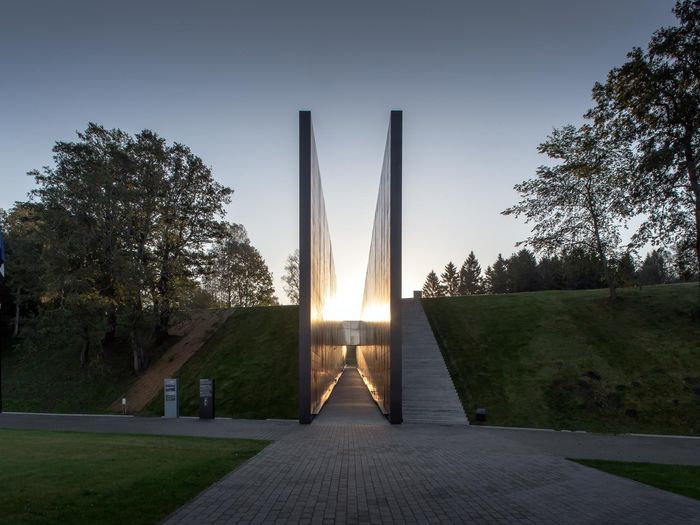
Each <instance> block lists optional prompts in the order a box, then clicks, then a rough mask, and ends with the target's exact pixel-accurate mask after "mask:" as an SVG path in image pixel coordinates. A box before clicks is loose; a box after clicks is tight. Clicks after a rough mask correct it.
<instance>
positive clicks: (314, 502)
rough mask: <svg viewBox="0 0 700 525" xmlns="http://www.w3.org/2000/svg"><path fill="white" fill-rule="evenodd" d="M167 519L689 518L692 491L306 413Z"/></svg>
mask: <svg viewBox="0 0 700 525" xmlns="http://www.w3.org/2000/svg"><path fill="white" fill-rule="evenodd" d="M166 523H171V524H174V523H329V524H330V523H368V524H369V523H529V524H540V523H591V524H592V523H616V524H617V523H630V524H645V523H649V524H651V523H654V524H693V523H700V502H698V501H695V500H692V499H689V498H685V497H683V496H678V495H675V494H671V493H668V492H664V491H661V490H658V489H654V488H652V487H648V486H646V485H642V484H640V483H636V482H634V481H631V480H627V479H624V478H618V477H615V476H611V475H609V474H605V473H603V472H600V471H597V470H594V469H590V468H587V467H583V466H581V465H578V464H576V463H572V462H569V461H567V460H565V459H563V458H561V457H556V456H552V455H546V454H542V453H537V452H535V453H533V452H532V450H531V449H530V448H529V447H526V446H520V445H519V444H518V443H517V442H515V441H512V440H510V439H507V438H503V437H499V436H498V435H497V434H495V433H493V432H491V433H483V432H479V431H478V430H477V429H472V428H470V427H468V426H466V425H455V426H444V425H432V426H428V425H403V426H390V425H313V424H312V425H311V426H306V427H301V428H299V429H297V430H296V431H293V432H290V433H289V434H287V435H286V436H285V437H284V438H282V439H281V440H280V441H277V442H275V443H274V444H272V445H270V446H269V447H268V448H267V449H265V450H264V451H263V452H261V453H260V454H259V455H258V456H256V457H255V458H253V459H252V460H250V461H249V462H247V463H246V464H244V465H243V466H241V467H240V468H238V469H237V470H236V471H234V472H233V473H231V474H229V475H228V476H227V477H226V478H224V479H223V480H222V481H220V482H218V483H216V484H214V485H213V486H212V487H210V488H209V489H207V490H206V491H205V492H203V493H202V494H201V495H199V496H198V497H197V498H196V499H195V500H193V501H192V502H190V503H189V504H187V505H185V506H184V507H182V508H181V509H180V510H178V511H177V512H176V513H174V514H173V515H172V516H170V518H169V519H168V520H167V521H166Z"/></svg>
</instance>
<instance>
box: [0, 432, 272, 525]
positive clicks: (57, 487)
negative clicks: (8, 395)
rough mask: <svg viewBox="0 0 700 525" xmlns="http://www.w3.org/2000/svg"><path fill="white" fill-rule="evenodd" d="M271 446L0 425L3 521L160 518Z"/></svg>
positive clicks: (146, 520) (105, 521)
mask: <svg viewBox="0 0 700 525" xmlns="http://www.w3.org/2000/svg"><path fill="white" fill-rule="evenodd" d="M266 444H267V442H264V441H252V440H244V439H210V438H190V437H166V436H144V435H125V434H96V433H95V434H92V433H77V432H54V431H38V430H9V429H0V449H1V450H2V451H3V452H2V455H0V487H2V490H0V524H13V525H19V524H29V523H61V524H71V523H76V524H77V523H80V524H82V523H100V524H107V525H108V524H118V525H123V524H125V523H128V524H130V525H132V524H133V525H135V524H140V523H144V524H151V523H157V522H158V521H160V520H161V519H162V518H164V517H165V516H166V515H167V514H169V513H170V512H172V511H174V510H175V509H176V508H177V507H179V506H180V505H182V504H184V503H186V502H187V501H188V500H190V499H191V498H193V497H194V496H196V495H197V494H198V493H199V492H201V491H202V490H203V489H204V488H206V487H207V486H209V485H210V484H212V483H213V482H214V481H216V480H218V479H220V478H222V477H223V476H224V475H225V474H226V473H228V472H229V471H230V470H232V469H233V468H235V467H236V466H238V465H240V464H241V463H242V462H243V461H245V460H246V459H248V458H250V457H252V456H254V455H255V454H257V453H258V452H259V451H260V450H262V449H263V448H264V447H265V445H266Z"/></svg>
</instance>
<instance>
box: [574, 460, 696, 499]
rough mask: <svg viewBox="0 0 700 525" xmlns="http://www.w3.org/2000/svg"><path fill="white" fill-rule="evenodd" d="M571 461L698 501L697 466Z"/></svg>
mask: <svg viewBox="0 0 700 525" xmlns="http://www.w3.org/2000/svg"><path fill="white" fill-rule="evenodd" d="M572 461H575V462H576V463H580V464H581V465H586V466H588V467H593V468H597V469H599V470H602V471H604V472H608V473H610V474H615V475H616V476H622V477H625V478H630V479H633V480H635V481H639V482H640V483H645V484H647V485H651V486H652V487H656V488H659V489H663V490H668V491H669V492H675V493H676V494H681V495H683V496H688V497H689V498H695V499H697V500H700V466H698V465H661V464H658V463H634V462H628V461H604V460H600V459H574V460H572Z"/></svg>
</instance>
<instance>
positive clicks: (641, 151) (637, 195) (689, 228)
mask: <svg viewBox="0 0 700 525" xmlns="http://www.w3.org/2000/svg"><path fill="white" fill-rule="evenodd" d="M673 11H674V13H675V15H676V17H677V18H678V20H679V25H678V26H674V27H665V28H661V29H659V30H657V31H656V32H655V33H654V34H653V36H652V38H651V41H650V42H649V45H648V46H647V50H646V51H643V50H642V49H640V48H634V49H633V50H632V51H631V52H630V53H629V54H628V55H627V57H628V61H627V62H626V63H625V64H623V65H622V66H620V67H618V68H615V69H613V70H612V71H610V73H609V74H608V77H607V80H606V82H605V83H604V84H596V85H595V87H594V88H593V98H594V100H595V102H596V107H595V108H594V110H592V111H591V112H590V113H589V116H592V117H594V118H595V119H596V121H597V122H598V123H599V124H600V125H604V126H606V127H607V128H608V129H609V130H611V132H612V133H614V134H615V135H616V136H617V137H619V138H620V139H621V140H625V141H627V142H628V143H629V144H632V145H634V147H635V149H636V151H637V154H638V163H637V166H636V169H635V170H634V171H633V172H632V175H633V179H632V181H630V185H629V187H630V189H631V193H632V196H633V203H634V204H635V211H636V212H638V213H640V214H643V215H644V216H645V218H646V219H645V221H644V223H643V224H642V226H641V227H640V229H639V231H638V232H637V233H636V235H635V242H636V244H637V245H643V244H644V243H646V242H648V241H651V242H653V243H654V244H674V243H676V242H681V241H684V240H691V242H692V245H693V247H694V251H695V259H696V261H697V262H698V265H700V154H699V153H698V149H699V148H700V1H698V0H684V1H679V2H677V3H676V5H675V7H674V9H673ZM698 295H699V297H698V299H699V303H700V286H699V287H698Z"/></svg>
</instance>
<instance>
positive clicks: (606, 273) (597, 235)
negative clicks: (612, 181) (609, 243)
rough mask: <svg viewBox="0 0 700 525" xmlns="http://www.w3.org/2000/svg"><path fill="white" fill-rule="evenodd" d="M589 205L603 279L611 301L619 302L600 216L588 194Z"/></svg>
mask: <svg viewBox="0 0 700 525" xmlns="http://www.w3.org/2000/svg"><path fill="white" fill-rule="evenodd" d="M588 204H589V211H590V213H591V219H592V220H593V233H594V235H595V243H596V250H597V251H598V257H600V260H601V262H602V264H603V277H605V282H606V283H607V285H608V291H609V292H610V300H611V301H612V302H615V301H617V287H616V283H615V280H614V279H613V278H612V276H611V275H610V273H611V272H610V268H609V267H608V258H607V256H606V255H605V249H604V248H603V241H601V240H600V229H599V226H598V216H597V215H596V213H595V208H594V206H593V199H592V197H591V195H590V191H589V193H588Z"/></svg>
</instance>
